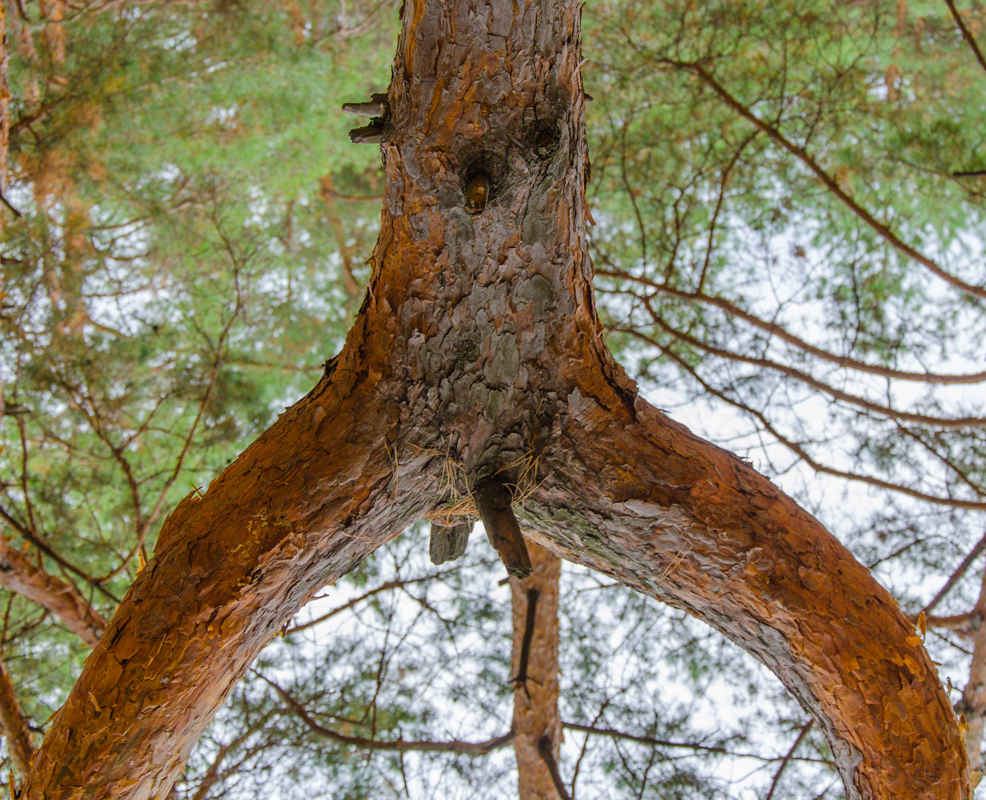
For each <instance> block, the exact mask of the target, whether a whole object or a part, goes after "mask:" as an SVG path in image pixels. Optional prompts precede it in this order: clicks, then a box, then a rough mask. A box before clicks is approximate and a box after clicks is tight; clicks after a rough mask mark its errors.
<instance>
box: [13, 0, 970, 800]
mask: <svg viewBox="0 0 986 800" xmlns="http://www.w3.org/2000/svg"><path fill="white" fill-rule="evenodd" d="M580 64H581V51H580V21H579V6H578V4H577V3H575V2H572V1H571V0H568V1H567V2H546V1H541V0H527V1H526V2H523V1H521V2H516V3H515V2H514V0H492V1H491V2H487V3H476V2H466V0H409V2H408V3H407V4H406V6H405V13H404V28H403V31H402V34H401V37H400V40H399V43H398V52H397V57H396V60H395V65H394V71H393V80H392V82H391V85H390V89H389V95H388V97H389V103H388V106H389V108H390V111H391V113H390V115H389V117H388V118H387V120H386V123H385V125H384V128H383V132H382V140H383V142H382V147H381V149H382V152H383V156H384V165H385V169H386V174H387V190H386V194H385V199H384V206H383V218H382V222H381V233H380V238H379V240H378V242H377V246H376V248H375V250H374V254H373V277H372V279H371V284H370V289H369V292H368V294H367V298H366V300H365V302H364V304H363V307H362V309H361V310H360V313H359V315H358V316H357V320H356V322H355V325H354V328H353V330H352V331H351V332H350V335H349V338H348V341H347V344H346V347H345V348H344V350H343V352H342V353H341V354H340V355H339V357H338V359H337V360H336V361H335V362H334V368H333V369H331V370H329V374H327V375H326V377H325V378H323V380H322V382H321V383H320V384H319V385H318V386H317V387H316V388H315V389H314V390H313V391H312V392H311V393H310V394H309V395H308V396H307V397H305V398H304V399H303V400H302V401H300V402H299V403H298V404H297V405H295V406H294V407H293V408H291V409H290V410H288V411H287V412H285V414H284V415H282V417H281V418H280V419H279V420H278V421H277V422H276V423H275V424H274V426H273V427H272V428H271V429H270V430H268V431H267V432H266V433H265V434H263V435H262V436H261V437H260V439H258V440H257V442H255V443H254V444H253V445H251V446H250V447H249V448H248V449H247V450H246V451H245V452H244V453H243V455H242V456H241V457H240V458H239V459H237V460H236V461H235V462H234V463H233V464H232V465H231V466H230V467H229V468H228V469H227V470H226V471H225V472H224V473H223V474H222V475H221V476H219V477H218V478H217V479H216V480H215V481H213V483H212V484H211V485H210V487H209V489H208V491H206V492H205V494H204V495H202V496H190V497H187V498H185V500H183V501H182V502H181V504H179V506H178V508H177V509H176V510H175V511H174V512H173V513H172V515H171V516H170V517H169V519H168V520H167V521H166V523H165V525H164V527H163V530H162V533H161V536H160V539H159V541H158V543H157V547H156V550H155V556H154V558H153V559H152V560H151V562H150V563H149V564H148V565H147V567H146V568H145V569H144V570H143V571H142V572H141V574H140V575H139V577H138V578H137V580H136V581H135V583H134V585H133V587H132V588H131V589H130V591H129V592H128V593H127V596H126V597H125V598H124V601H123V602H122V603H121V605H120V608H119V610H118V612H117V614H116V616H115V617H114V619H113V620H112V622H111V623H110V625H109V627H108V628H107V630H106V632H105V634H104V635H103V637H102V638H101V639H100V642H99V644H98V645H97V647H96V648H95V650H94V651H93V654H92V655H91V657H90V658H89V660H88V661H87V663H86V667H85V669H84V671H83V673H82V675H81V677H80V678H79V681H78V683H77V685H76V687H75V689H74V690H73V692H72V694H71V695H70V697H69V699H68V701H67V702H66V704H65V706H64V707H63V708H62V709H61V710H60V711H59V712H58V714H57V715H56V717H55V719H54V721H53V724H52V727H51V729H50V731H49V732H48V735H47V736H46V738H45V741H44V743H43V746H42V748H41V749H40V750H39V751H38V754H37V757H36V758H35V762H34V767H33V771H32V773H31V775H30V777H29V779H28V782H27V784H26V786H25V790H24V794H23V796H24V797H25V798H29V799H30V800H40V798H42V797H43V798H56V797H57V798H66V799H67V798H108V797H113V798H140V799H141V800H143V799H144V798H151V797H159V796H162V795H164V794H166V793H167V790H168V788H169V787H170V786H171V784H172V782H173V781H174V779H175V778H176V777H177V775H178V772H179V771H180V769H181V766H182V764H183V763H184V762H185V759H186V758H187V756H188V752H189V750H190V748H191V747H192V744H193V743H194V742H195V740H196V739H197V738H198V736H199V734H200V733H201V732H202V730H203V729H204V728H205V726H206V725H207V724H208V722H209V720H210V719H211V717H212V715H213V713H214V712H215V710H216V708H217V707H218V706H219V704H221V703H222V701H223V700H224V698H225V697H226V695H227V694H228V692H229V690H230V688H231V687H232V686H233V684H234V683H235V681H236V680H237V679H238V678H239V677H240V676H241V675H242V673H243V671H244V670H245V669H246V667H247V665H248V664H249V663H250V661H251V660H252V659H253V658H254V656H255V655H256V654H257V653H258V652H259V650H260V648H261V647H262V646H263V645H264V644H265V643H266V642H267V641H268V639H270V638H271V636H272V635H273V634H274V633H276V631H277V630H278V629H279V628H280V627H281V626H282V625H283V624H284V622H285V621H287V620H288V619H289V618H290V617H291V615H293V614H294V612H295V611H296V610H297V609H298V608H299V607H300V606H301V605H302V604H303V603H304V602H305V601H306V600H307V599H308V598H310V597H311V596H312V594H313V593H314V592H315V591H317V590H318V589H319V588H320V587H321V586H323V585H324V584H325V583H327V582H331V581H333V580H335V579H336V578H338V577H339V576H340V575H342V574H344V573H345V572H346V571H348V570H350V569H352V568H353V567H354V566H355V565H357V564H358V563H359V561H360V560H361V559H362V558H364V557H365V556H366V555H367V554H369V553H370V552H372V551H373V550H374V549H375V548H377V547H379V546H380V545H382V544H383V543H385V542H386V541H387V540H388V539H390V538H391V537H392V536H395V535H396V534H397V533H398V532H399V531H400V530H401V529H402V528H403V527H404V526H405V525H407V524H408V523H410V522H412V521H413V520H415V519H420V518H421V517H423V516H426V515H428V514H437V515H439V516H440V515H441V514H442V512H448V511H450V509H451V508H452V506H454V505H455V503H456V502H457V498H461V493H462V492H463V491H468V489H469V487H473V486H477V485H480V484H482V482H483V481H484V480H488V479H490V478H492V477H493V476H496V477H497V480H499V481H501V482H503V483H504V484H506V485H510V486H514V487H516V489H517V495H516V497H517V498H522V500H523V502H522V503H520V502H518V504H517V511H518V513H520V514H521V515H522V516H523V517H524V518H525V519H526V520H527V523H528V525H529V526H530V530H531V531H533V533H531V535H532V536H533V537H534V539H535V540H536V541H538V542H539V543H541V544H542V545H544V546H545V547H546V548H548V549H550V550H551V551H553V552H555V553H556V554H560V555H563V556H564V557H566V558H569V559H571V560H573V561H578V562H580V563H583V564H587V565H589V566H591V567H593V568H595V569H599V570H602V571H604V572H606V573H608V574H610V575H613V576H615V577H617V578H618V579H619V580H621V581H622V582H624V583H625V584H627V585H629V586H632V587H634V588H636V589H638V590H640V591H643V592H645V593H647V594H649V595H651V596H654V597H657V598H659V599H661V600H664V601H666V602H668V603H671V604H673V605H675V606H678V607H682V608H686V609H688V610H690V611H691V612H692V613H694V614H695V615H697V616H699V617H700V618H702V619H704V620H706V621H707V622H708V623H710V624H711V625H713V626H715V627H716V628H718V629H719V630H721V631H722V632H723V633H725V634H726V635H727V636H728V637H729V638H731V639H732V640H733V641H735V642H737V643H738V644H740V645H741V646H742V647H744V648H746V649H747V650H748V651H749V652H751V653H752V654H753V655H755V656H756V657H757V658H759V659H760V660H761V661H763V662H764V663H765V664H767V665H768V666H769V667H770V668H771V669H772V670H774V672H776V673H777V674H778V675H779V676H780V678H781V680H783V681H784V682H785V684H786V685H787V686H788V687H789V688H790V689H791V690H792V691H793V692H794V693H795V695H796V696H797V697H798V698H799V700H800V701H801V703H802V704H803V705H804V706H805V708H806V709H807V710H808V711H809V712H810V713H811V714H812V715H813V716H814V718H815V719H816V720H818V723H819V724H820V726H821V728H822V730H824V732H825V734H826V736H827V737H828V740H829V743H830V744H831V747H832V750H833V753H834V754H835V759H836V763H837V766H838V768H839V770H840V772H841V774H842V777H843V779H844V781H845V783H846V787H847V792H848V796H849V797H850V799H851V800H875V799H876V798H890V797H908V798H912V797H913V798H918V797H921V798H935V800H966V799H967V798H968V797H969V783H968V763H967V759H966V754H965V750H964V748H963V746H962V741H961V737H960V736H959V731H958V724H957V721H956V718H955V715H954V713H953V712H952V709H951V707H950V706H949V704H948V700H947V698H946V696H945V693H944V690H943V688H942V687H941V684H940V682H939V680H938V677H937V675H936V673H935V669H934V666H933V665H932V663H931V661H930V660H929V658H928V656H927V654H926V653H925V651H924V649H923V648H922V646H921V643H920V641H919V639H918V637H917V636H916V635H915V631H914V629H913V626H912V625H911V624H910V623H908V622H907V620H905V619H904V617H903V616H902V615H901V614H900V612H899V610H898V609H897V607H896V604H895V603H894V601H893V600H892V599H891V597H890V596H889V595H888V594H887V593H886V591H884V590H883V589H882V588H881V587H880V586H879V585H878V584H877V583H876V582H875V581H874V580H873V579H872V577H871V576H870V575H869V574H868V572H867V571H866V570H865V568H863V567H862V566H861V565H860V564H858V563H857V562H856V561H855V560H854V559H853V558H852V556H851V555H850V554H849V553H848V551H846V550H845V548H843V547H842V546H841V545H840V544H839V543H838V542H837V541H836V540H835V539H834V538H833V537H832V536H831V535H830V534H828V533H827V532H826V531H825V530H824V528H822V526H821V525H820V524H819V523H818V522H817V521H816V520H814V519H813V518H812V517H811V516H810V515H808V514H807V513H805V512H804V511H803V510H801V509H800V508H798V507H797V505H795V503H794V502H793V501H791V500H790V499H789V498H788V497H786V496H785V495H784V494H783V493H781V492H780V491H779V490H778V489H776V488H775V487H774V486H773V485H772V484H771V483H770V482H769V481H767V480H766V479H765V478H763V477H762V476H760V475H759V474H757V473H756V472H755V471H754V470H753V469H752V468H750V467H749V466H747V465H746V464H744V463H742V462H741V461H739V460H738V459H737V458H735V457H734V456H732V455H730V454H728V453H726V452H725V451H723V450H720V449H718V448H716V447H714V446H713V445H710V444H708V443H706V442H703V441H701V440H700V439H698V438H696V437H695V436H693V435H692V434H690V433H689V432H688V431H687V430H686V429H685V428H683V427H682V426H680V425H678V424H676V423H674V422H672V421H671V420H669V419H668V418H667V417H666V416H664V415H663V414H661V413H660V412H658V411H656V410H655V409H654V408H652V407H651V406H650V405H648V404H647V403H646V402H644V401H643V400H642V399H641V398H639V397H638V395H637V391H636V387H635V386H634V384H633V383H632V382H631V381H630V380H629V379H628V378H627V377H626V375H625V374H624V373H623V371H622V369H621V368H620V367H619V365H617V364H616V363H615V361H614V360H613V358H612V356H611V355H610V354H609V352H608V350H607V349H606V346H605V344H604V342H603V332H602V329H601V326H600V324H599V321H598V319H597V318H596V314H595V309H594V306H593V300H592V283H591V281H592V267H591V264H590V262H589V259H588V257H587V255H586V252H587V248H586V239H585V229H586V224H587V211H586V205H585V197H584V187H585V181H586V172H587V151H586V142H585V125H584V94H583V90H582V81H581V75H580V72H579V68H580ZM478 178H481V179H484V180H485V181H487V183H488V191H487V192H486V193H485V196H484V198H483V203H482V207H481V208H478V207H477V204H476V202H475V198H474V197H467V189H469V187H471V186H475V185H476V183H475V181H476V180H477V179H478ZM449 463H454V465H455V470H454V472H455V473H456V474H457V475H459V476H460V477H461V482H462V483H463V485H462V486H452V485H450V484H449V481H448V480H447V479H444V478H443V476H447V475H448V474H449V469H448V465H449ZM539 602H541V601H539ZM553 741H557V739H555V740H553ZM535 745H536V742H535Z"/></svg>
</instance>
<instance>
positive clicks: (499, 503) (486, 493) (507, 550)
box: [473, 478, 532, 578]
mask: <svg viewBox="0 0 986 800" xmlns="http://www.w3.org/2000/svg"><path fill="white" fill-rule="evenodd" d="M473 498H474V499H475V500H476V506H477V507H478V508H479V516H480V518H481V519H482V520H483V527H484V528H486V535H487V536H489V538H490V544H491V545H493V549H494V550H496V552H497V553H499V555H500V560H501V561H503V566H505V567H506V568H507V572H508V573H509V574H510V575H512V576H513V577H515V578H526V577H527V576H528V575H530V574H531V572H532V567H531V557H530V556H529V555H528V553H527V545H526V544H525V543H524V537H523V535H522V534H521V532H520V525H518V524H517V518H516V517H515V516H514V512H513V508H512V505H513V498H512V497H511V496H510V492H509V490H508V489H507V487H506V486H504V485H503V483H502V482H501V481H500V480H498V479H497V478H489V479H487V480H485V481H483V482H481V483H479V484H478V485H477V486H476V488H475V489H474V490H473Z"/></svg>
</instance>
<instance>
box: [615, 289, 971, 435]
mask: <svg viewBox="0 0 986 800" xmlns="http://www.w3.org/2000/svg"><path fill="white" fill-rule="evenodd" d="M644 306H645V307H646V308H647V311H648V312H649V313H650V316H651V320H652V321H653V323H654V324H655V325H657V326H658V327H659V328H660V329H661V330H663V331H664V332H665V333H667V334H670V335H671V336H673V337H674V338H675V339H677V340H678V341H680V342H684V343H685V344H687V345H689V346H690V347H694V348H695V349H697V350H702V351H704V352H706V353H708V354H709V355H713V356H717V357H718V358H723V359H726V360H728V361H734V362H736V363H739V364H749V365H750V366H753V367H760V368H761V369H768V370H772V371H773V372H779V373H781V374H782V375H786V376H787V377H789V378H792V379H794V380H796V381H799V382H800V383H803V384H805V385H806V386H810V387H811V388H812V389H817V390H818V391H820V392H822V393H824V394H827V395H828V396H829V397H831V398H832V399H833V400H838V401H841V402H843V403H846V404H847V405H852V406H857V407H858V408H862V409H865V410H866V411H869V412H871V413H873V414H879V415H880V416H882V417H885V418H886V419H893V420H900V421H904V422H913V423H915V424H918V425H927V426H929V427H932V428H936V429H946V430H955V429H962V428H984V427H986V419H984V418H983V417H955V418H948V417H932V416H928V415H927V414H914V413H912V412H910V411H899V410H897V409H895V408H890V407H889V406H883V405H880V404H879V403H874V402H873V401H871V400H867V399H866V398H864V397H858V396H857V395H854V394H850V393H849V392H844V391H842V390H841V389H836V388H835V387H834V386H829V385H828V384H827V383H824V382H823V381H820V380H818V379H817V378H813V377H812V376H811V375H809V374H808V373H807V372H802V371H801V370H799V369H795V368H794V367H789V366H787V365H786V364H781V363H778V362H777V361H771V360H770V359H769V358H754V357H753V356H747V355H743V354H742V353H734V352H733V351H731V350H723V349H722V348H721V347H715V346H713V345H711V344H709V343H708V342H704V341H702V340H701V339H698V338H696V337H694V336H690V335H688V334H687V333H683V332H682V331H679V330H678V329H677V328H675V327H673V326H672V325H669V324H668V323H667V322H665V321H664V318H663V317H662V316H661V315H660V314H659V313H657V311H656V310H655V309H654V307H653V305H652V304H651V303H650V301H649V300H648V299H645V300H644ZM611 330H614V331H619V332H621V333H627V334H630V335H634V334H635V333H636V331H635V330H633V329H629V328H621V327H613V328H611Z"/></svg>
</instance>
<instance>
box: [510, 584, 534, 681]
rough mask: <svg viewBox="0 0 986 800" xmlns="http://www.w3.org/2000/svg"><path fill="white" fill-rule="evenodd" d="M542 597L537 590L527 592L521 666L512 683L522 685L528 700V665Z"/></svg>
mask: <svg viewBox="0 0 986 800" xmlns="http://www.w3.org/2000/svg"><path fill="white" fill-rule="evenodd" d="M540 596H541V592H539V591H538V590H537V589H528V590H527V621H526V623H525V625H524V640H523V642H521V645H520V666H519V667H518V668H517V674H516V675H515V676H514V678H513V680H512V681H511V683H514V684H518V683H519V684H521V685H522V686H523V687H524V691H525V692H527V696H528V698H530V696H531V693H530V691H529V690H528V688H527V664H528V662H529V661H530V660H531V642H532V641H533V640H534V623H535V621H536V620H537V609H538V598H539V597H540Z"/></svg>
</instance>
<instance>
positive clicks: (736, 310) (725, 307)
mask: <svg viewBox="0 0 986 800" xmlns="http://www.w3.org/2000/svg"><path fill="white" fill-rule="evenodd" d="M593 249H594V252H596V253H597V254H598V255H599V256H600V257H601V258H602V259H603V261H604V263H606V265H607V268H606V269H599V270H596V274H597V275H598V276H600V277H604V278H614V279H617V280H621V281H628V282H631V283H636V284H639V285H641V286H644V287H646V288H648V289H652V290H654V291H655V292H658V293H660V294H662V295H664V296H665V297H669V298H672V299H675V300H681V301H683V302H686V303H699V304H701V305H706V306H710V307H712V308H718V309H719V310H720V311H722V312H723V313H725V314H727V315H728V316H730V317H733V318H735V319H738V320H742V321H743V322H745V323H747V324H748V325H750V326H751V327H754V328H756V329H757V330H761V331H763V332H764V333H766V334H768V335H769V336H771V337H774V338H777V339H779V340H780V341H782V342H784V343H785V344H789V345H791V346H792V347H794V348H796V349H798V350H801V351H802V352H803V353H805V354H806V355H810V356H814V357H815V358H818V359H820V360H822V361H827V362H829V363H830V364H835V365H836V366H837V367H841V368H843V369H850V370H853V371H855V372H861V373H864V374H867V375H878V376H879V377H881V378H887V379H889V380H899V381H912V382H915V383H928V384H934V385H943V386H951V385H960V384H975V383H984V382H986V372H971V373H966V374H953V375H948V374H942V373H936V372H909V371H907V370H899V369H892V368H891V367H885V366H881V365H879V364H867V363H866V362H865V361H860V360H858V359H855V358H850V357H849V356H843V355H838V354H836V353H830V352H829V351H828V350H824V349H822V348H820V347H818V346H816V345H813V344H811V343H810V342H807V341H805V340H804V339H801V338H800V337H798V336H795V335H794V334H792V333H791V332H790V331H789V330H787V328H785V327H784V326H783V325H780V324H778V323H777V322H775V321H771V320H764V319H761V318H760V317H758V316H756V315H755V314H751V313H750V312H749V311H746V310H745V309H743V308H740V306H738V305H737V304H736V303H733V302H731V301H729V300H727V299H726V298H724V297H718V296H716V295H710V294H706V293H704V292H700V291H696V292H686V291H683V290H681V289H678V288H676V287H674V286H671V285H669V284H667V283H659V282H657V281H653V280H650V279H649V278H647V277H645V276H641V275H633V274H631V273H630V272H627V271H626V270H622V269H619V268H618V267H617V266H616V265H614V264H613V263H612V262H611V261H610V260H608V259H607V258H606V255H605V254H604V253H601V251H600V250H599V249H598V246H597V245H596V244H595V243H593Z"/></svg>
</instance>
